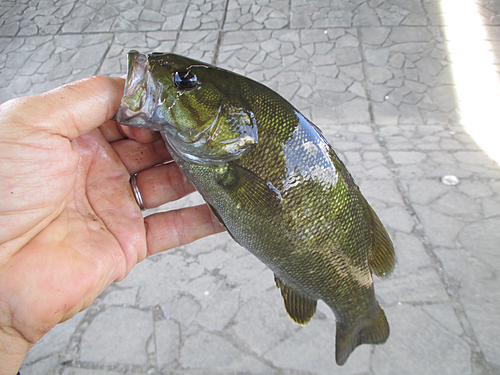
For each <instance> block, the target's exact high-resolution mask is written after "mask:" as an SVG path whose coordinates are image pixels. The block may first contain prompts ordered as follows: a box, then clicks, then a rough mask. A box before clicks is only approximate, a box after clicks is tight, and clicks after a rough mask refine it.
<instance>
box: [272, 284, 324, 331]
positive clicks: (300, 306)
mask: <svg viewBox="0 0 500 375" xmlns="http://www.w3.org/2000/svg"><path fill="white" fill-rule="evenodd" d="M274 281H276V286H277V287H278V288H280V290H281V295H282V296H283V300H284V301H285V309H286V312H287V313H288V315H290V318H292V319H293V321H294V322H296V323H299V324H300V325H302V326H305V325H306V324H308V323H309V322H310V321H311V319H312V317H313V316H314V313H315V312H316V303H317V302H318V301H317V300H314V299H311V298H309V297H306V296H304V295H303V294H301V293H299V292H297V291H296V290H294V289H292V288H291V287H289V286H288V285H286V284H285V283H283V282H282V281H281V280H280V279H279V278H278V277H277V276H276V275H274Z"/></svg>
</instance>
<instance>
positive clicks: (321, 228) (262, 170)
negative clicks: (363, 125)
mask: <svg viewBox="0 0 500 375" xmlns="http://www.w3.org/2000/svg"><path fill="white" fill-rule="evenodd" d="M128 70H129V71H128V77H127V84H126V87H125V95H124V98H123V102H122V107H121V108H120V111H119V113H118V115H117V120H118V121H119V122H120V123H122V124H125V125H132V126H139V127H146V128H149V129H152V130H158V131H160V132H161V133H162V135H163V137H164V139H165V141H166V144H167V147H168V149H169V151H170V153H171V155H172V157H173V158H174V160H175V162H176V163H177V164H178V165H179V167H180V168H181V170H182V171H183V172H184V174H185V175H186V176H187V177H188V179H189V180H190V181H191V182H192V184H193V185H194V186H195V187H196V189H197V190H198V191H199V192H200V194H201V195H202V196H203V198H204V199H205V200H206V202H207V203H208V204H209V205H210V207H211V209H212V212H213V213H214V215H215V216H216V217H217V218H218V219H219V221H220V222H221V224H222V225H223V226H224V227H225V228H226V229H227V231H228V232H229V234H230V235H231V236H232V237H233V238H234V240H236V241H237V242H238V243H239V244H241V245H242V246H243V247H245V248H246V249H247V250H249V251H250V252H251V253H253V254H254V255H255V256H256V257H257V258H259V259H260V260H261V261H262V262H264V263H265V264H266V265H267V266H268V267H269V268H270V269H271V270H272V271H273V272H274V274H275V281H276V285H277V286H278V287H279V288H280V289H281V294H282V296H283V299H284V302H285V308H286V310H287V312H288V314H289V315H290V316H291V318H292V319H293V320H294V321H296V322H297V323H299V324H302V325H305V324H307V323H308V322H309V321H310V320H311V319H312V317H313V315H314V313H315V311H316V303H317V300H323V301H324V302H325V303H326V304H327V305H328V306H329V307H330V308H331V309H332V310H333V312H334V314H335V317H336V324H337V332H336V361H337V363H338V364H339V365H342V364H344V363H345V362H346V360H347V358H348V357H349V355H350V354H351V352H352V351H353V350H354V349H355V348H356V347H357V346H358V345H360V344H365V343H366V344H380V343H384V342H385V341H386V340H387V338H388V336H389V325H388V322H387V319H386V317H385V314H384V311H383V309H382V308H381V307H380V305H379V303H378V301H377V300H376V298H375V293H374V288H373V279H372V272H373V273H375V274H376V275H377V276H379V277H384V276H386V275H388V274H389V273H390V272H391V271H392V269H393V267H394V263H395V254H394V249H393V246H392V243H391V240H390V237H389V235H388V234H387V232H386V230H385V228H384V226H383V225H382V223H381V222H380V220H379V218H378V217H377V215H376V214H375V212H374V211H373V209H372V208H371V207H370V205H369V204H368V203H367V201H366V199H365V198H364V197H363V196H362V195H361V192H360V191H359V189H358V187H357V186H356V184H355V183H354V181H353V179H352V177H351V175H350V174H349V172H348V171H347V169H346V168H345V166H344V164H343V163H342V162H341V160H340V159H339V158H338V157H337V155H336V154H335V152H334V150H333V149H332V147H331V146H330V145H329V144H328V142H327V141H326V139H325V138H324V136H323V135H322V133H321V131H320V130H319V129H318V128H317V127H316V126H315V125H314V124H312V123H311V122H310V121H308V120H307V119H306V118H305V117H304V116H303V115H302V114H301V113H300V112H298V111H297V110H296V109H295V108H294V107H293V106H292V105H291V104H290V103H288V102H287V101H286V100H285V99H283V98H282V97H281V96H279V95H278V94H277V93H275V92H274V91H272V90H270V89H269V88H267V87H266V86H264V85H262V84H260V83H257V82H255V81H253V80H251V79H249V78H246V77H243V76H241V75H238V74H235V73H232V72H229V71H227V70H224V69H220V68H217V67H214V66H211V65H208V64H205V63H202V62H199V61H195V60H192V59H188V58H185V57H182V56H178V55H174V54H168V53H164V54H163V53H153V54H149V55H142V54H139V53H138V52H136V51H131V52H130V53H129V67H128Z"/></svg>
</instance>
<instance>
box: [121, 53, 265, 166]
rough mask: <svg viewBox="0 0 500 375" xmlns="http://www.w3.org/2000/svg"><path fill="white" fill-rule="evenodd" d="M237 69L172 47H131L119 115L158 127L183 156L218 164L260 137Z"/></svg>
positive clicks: (133, 123)
mask: <svg viewBox="0 0 500 375" xmlns="http://www.w3.org/2000/svg"><path fill="white" fill-rule="evenodd" d="M241 79H244V77H242V76H240V75H237V74H235V73H232V72H229V71H226V70H224V69H220V68H217V67H214V66H212V65H209V64H206V63H202V62H200V61H196V60H193V59H190V58H187V57H183V56H179V55H175V54H171V53H151V54H148V55H145V54H140V53H139V52H137V51H130V52H129V53H128V74H127V80H126V84H125V92H124V96H123V99H122V104H121V107H120V109H119V111H118V114H117V116H116V120H117V121H118V122H120V123H121V124H124V125H129V126H137V127H143V128H148V129H150V130H156V131H160V132H161V133H162V135H163V137H164V138H165V140H166V142H167V143H168V144H169V145H170V146H171V148H172V149H173V150H174V151H175V152H176V153H177V154H178V155H179V156H180V157H182V158H183V159H185V160H187V161H190V162H195V163H198V164H203V165H219V164H223V163H226V162H228V161H231V160H235V159H237V158H239V157H241V156H242V155H243V154H244V153H245V152H247V151H248V150H249V149H250V148H251V147H252V146H253V145H255V144H256V143H257V142H258V132H257V124H256V121H255V117H254V115H253V112H252V110H251V107H250V105H249V104H248V102H247V101H246V100H245V99H244V98H243V96H242V95H241V92H239V91H238V87H239V86H238V80H241Z"/></svg>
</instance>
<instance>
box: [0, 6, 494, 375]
mask: <svg viewBox="0 0 500 375" xmlns="http://www.w3.org/2000/svg"><path fill="white" fill-rule="evenodd" d="M457 3H458V2H457ZM441 5H442V4H441V2H440V1H437V0H422V1H421V0H349V1H348V0H334V1H325V0H314V1H305V0H292V1H281V0H277V1H269V0H215V1H209V0H191V1H174V0H168V1H160V0H126V1H122V0H108V1H104V0H59V1H45V0H21V1H19V0H18V1H2V3H1V4H0V52H1V54H0V67H1V71H0V88H1V89H0V102H3V101H6V100H8V99H10V98H13V97H17V96H22V95H29V94H33V93H40V92H43V91H46V90H49V89H51V88H54V87H56V86H59V85H61V84H63V83H67V82H71V81H74V80H76V79H79V78H83V77H87V76H90V75H94V74H104V75H112V76H118V75H122V74H124V73H125V66H126V52H127V51H128V50H129V49H132V48H133V49H138V50H140V51H143V52H150V51H163V52H169V51H172V52H176V53H179V54H185V55H188V56H190V57H193V58H197V59H200V60H204V61H207V62H210V63H215V64H217V65H219V66H222V67H225V68H228V69H231V70H233V71H236V72H239V73H242V74H245V75H247V76H249V77H252V78H254V79H256V80H258V81H260V82H262V83H264V84H266V85H268V86H269V87H271V88H272V89H274V90H276V91H278V92H279V93H280V94H282V95H283V96H284V97H285V98H287V99H288V100H290V101H291V102H292V103H293V104H294V105H295V106H296V107H297V108H298V109H299V110H301V111H302V112H303V113H304V115H306V117H308V118H310V119H311V120H313V121H314V122H315V123H316V124H317V125H318V126H319V127H320V128H322V129H323V131H324V133H325V135H326V137H327V138H328V139H329V140H330V141H331V143H332V145H333V147H334V148H335V149H336V151H338V153H339V155H340V156H341V157H342V159H343V160H344V161H345V163H346V165H347V167H348V168H349V170H350V172H351V173H352V174H353V175H354V177H355V179H356V181H357V182H358V184H359V185H360V187H361V190H362V191H363V193H364V194H365V196H366V197H367V199H368V200H369V201H370V203H371V204H372V206H373V207H374V208H375V209H376V211H377V212H378V213H379V214H380V217H381V218H382V220H383V222H384V223H385V224H386V226H387V227H388V230H389V232H390V234H391V236H392V238H393V240H394V243H395V245H396V250H397V254H398V259H399V264H398V266H397V268H396V270H395V272H394V274H393V275H392V277H391V278H390V279H388V280H384V281H379V280H377V281H376V291H377V294H378V298H379V300H380V301H381V303H382V305H383V306H384V308H385V309H386V312H387V316H388V318H389V322H390V324H391V337H390V338H389V340H388V342H387V343H386V344H385V345H383V346H373V347H370V346H362V347H359V348H358V349H356V351H355V352H354V354H353V355H352V356H351V358H350V359H349V361H348V363H347V364H346V365H345V366H344V367H338V366H336V365H335V361H334V337H335V322H334V317H333V314H332V312H331V311H330V310H329V309H328V308H327V307H326V306H325V305H324V304H320V305H319V308H318V313H317V314H316V316H315V318H314V319H313V321H312V323H311V324H310V325H309V326H306V327H300V326H298V325H296V324H294V323H293V322H292V321H291V320H290V319H289V318H288V316H287V314H286V312H285V311H284V309H283V306H282V301H281V296H280V293H279V291H278V290H277V289H276V288H275V286H274V280H273V275H272V273H271V271H269V270H268V269H267V268H266V267H265V266H264V265H263V264H262V263H260V262H259V261H257V260H256V259H255V258H254V257H253V256H252V255H250V254H249V253H248V252H247V251H246V250H244V249H243V248H241V247H240V246H238V245H237V244H235V243H234V242H233V241H232V240H231V239H230V237H229V236H228V235H227V234H219V235H216V236H212V237H210V238H206V239H202V240H200V241H197V242H196V243H194V244H191V245H189V246H183V247H180V248H177V249H174V250H172V251H170V252H168V253H166V254H159V255H156V256H153V257H151V258H149V259H147V260H145V261H144V262H142V263H141V264H139V265H138V266H137V267H136V268H135V269H134V270H133V271H132V273H131V274H130V276H129V277H127V278H126V279H125V280H123V281H122V282H120V283H117V284H114V285H111V286H110V287H109V288H108V289H107V290H106V291H105V292H104V293H102V295H101V296H99V297H98V298H97V300H96V301H95V302H94V303H93V304H92V305H91V306H90V307H89V308H88V309H87V310H86V311H84V312H82V313H80V314H78V315H77V316H76V317H75V318H73V319H71V320H70V321H68V322H66V323H63V324H61V325H59V326H57V327H56V328H54V330H52V331H51V332H50V333H49V334H47V335H46V336H45V337H44V338H43V339H42V340H41V341H40V342H39V343H38V344H36V345H35V346H34V347H33V349H32V350H31V351H30V352H29V353H28V355H27V357H26V359H25V362H24V365H23V368H22V373H23V375H29V374H36V375H43V374H47V375H49V374H51V375H52V374H64V375H105V374H108V375H117V374H204V375H207V374H236V373H237V374H280V375H306V374H352V375H354V374H359V375H361V374H363V375H388V374H398V375H400V374H419V375H424V374H429V375H431V374H450V375H451V374H453V375H456V374H463V375H467V374H474V375H485V374H500V330H499V327H500V325H499V324H498V322H499V321H500V293H499V290H500V283H499V280H498V277H497V274H498V271H499V269H500V258H499V255H498V254H499V252H498V250H499V248H500V237H499V234H498V228H499V227H500V166H499V164H498V162H495V161H493V160H491V159H490V158H489V157H488V155H487V154H486V153H485V151H484V150H482V149H481V147H479V146H478V144H477V143H476V142H475V140H474V139H473V138H472V137H471V136H470V135H469V133H468V132H467V130H466V128H465V127H464V126H463V121H462V118H461V107H460V106H461V103H460V102H459V100H458V97H457V95H456V85H457V83H456V77H455V76H454V73H453V64H452V59H451V57H450V54H449V52H448V39H447V37H446V30H447V29H446V27H447V23H446V21H445V18H444V17H443V14H444V12H443V7H442V6H441ZM457 6H459V5H458V4H457ZM477 11H478V14H479V17H480V20H481V22H482V24H483V25H485V29H484V30H485V33H484V35H485V36H484V38H485V39H486V40H488V41H489V43H490V44H489V46H490V53H492V55H493V65H492V66H493V68H494V69H496V71H497V72H498V71H500V69H499V68H498V66H499V62H500V37H499V35H500V32H499V30H500V7H499V6H498V2H495V1H493V0H478V1H477ZM463 27H464V28H467V27H469V25H468V24H464V25H463ZM470 74H471V75H474V74H475V71H474V70H472V71H470ZM445 175H454V176H456V177H458V178H459V181H460V182H459V184H458V185H445V184H444V183H442V182H441V178H442V177H443V176H445ZM199 201H200V197H199V196H196V195H193V196H191V197H189V198H187V199H184V200H182V201H180V202H178V203H176V204H175V205H170V206H169V207H174V206H177V207H178V206H182V205H189V204H193V203H195V202H199ZM164 209H167V208H164Z"/></svg>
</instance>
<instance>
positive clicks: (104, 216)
mask: <svg viewBox="0 0 500 375" xmlns="http://www.w3.org/2000/svg"><path fill="white" fill-rule="evenodd" d="M123 85H124V82H123V80H122V79H119V78H107V77H92V78H89V79H86V80H82V81H78V82H75V83H74V84H70V85H67V86H63V87H60V88H58V89H55V90H53V91H50V92H48V93H45V94H42V95H37V96H33V97H26V98H19V99H14V100H12V101H9V102H7V103H4V104H3V105H2V106H0V197H1V201H0V375H12V374H16V373H17V371H18V369H19V367H20V366H21V364H22V361H23V359H24V356H25V354H26V353H27V351H28V350H29V349H30V347H31V346H32V345H33V344H34V343H35V342H37V341H38V340H39V339H40V338H41V337H42V336H43V335H44V334H45V333H47V332H48V331H49V330H50V329H51V328H52V327H54V326H55V325H56V324H57V323H60V322H63V321H65V320H67V319H69V318H71V317H72V316H74V315H75V314H77V313H78V312H80V311H82V310H84V309H86V308H87V307H88V306H89V305H90V304H91V302H92V301H93V300H94V299H95V298H96V297H97V296H98V295H99V294H100V293H101V292H102V291H103V290H104V289H105V288H106V287H107V286H108V285H110V284H111V283H112V282H114V281H120V280H122V279H123V278H124V277H125V276H126V275H127V274H128V273H129V272H130V270H131V269H132V267H133V266H134V265H135V264H136V263H138V262H140V261H142V260H143V259H144V258H145V257H147V256H149V255H152V254H155V253H158V252H160V251H164V250H167V249H170V248H173V247H176V246H179V245H182V244H187V243H189V242H191V241H194V240H196V239H198V238H201V237H204V236H207V235H210V234H213V233H216V232H220V231H222V230H223V229H222V227H221V226H220V225H219V224H218V223H217V222H216V220H215V219H214V218H213V217H212V216H211V214H210V212H209V209H208V207H207V206H206V205H202V206H197V207H190V208H184V209H181V210H177V211H172V212H165V213H158V214H154V215H151V216H148V217H146V218H143V216H142V214H141V211H140V209H139V207H138V206H137V203H136V202H135V200H134V197H133V195H132V191H131V188H130V184H129V179H130V175H131V174H134V173H137V172H139V171H142V172H141V173H140V174H138V177H137V181H138V185H139V188H140V191H141V193H142V196H143V198H144V201H145V205H146V207H148V208H151V207H156V206H159V205H161V204H163V203H166V202H168V201H172V200H175V199H177V198H180V197H182V196H184V195H186V194H189V193H191V192H192V191H194V188H193V187H192V185H191V184H190V183H189V182H188V181H187V180H186V178H185V177H184V176H183V175H182V173H181V172H180V170H179V169H178V167H177V166H176V165H175V164H174V163H170V164H166V165H161V166H158V167H155V168H150V169H147V170H145V169H146V168H149V167H152V166H153V165H157V164H159V163H162V162H164V161H165V160H167V159H169V158H170V156H169V154H168V152H167V150H166V148H165V145H164V142H163V140H162V139H161V138H160V137H159V136H158V134H157V133H156V134H155V133H152V132H150V131H149V130H146V129H138V128H128V127H121V125H119V124H117V123H116V122H114V121H113V120H112V118H113V116H114V114H115V113H116V111H117V110H118V107H119V105H120V99H121V96H122V92H123ZM101 124H102V125H101ZM100 125H101V126H100ZM124 134H126V136H127V137H128V138H130V139H126V137H125V136H124Z"/></svg>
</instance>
